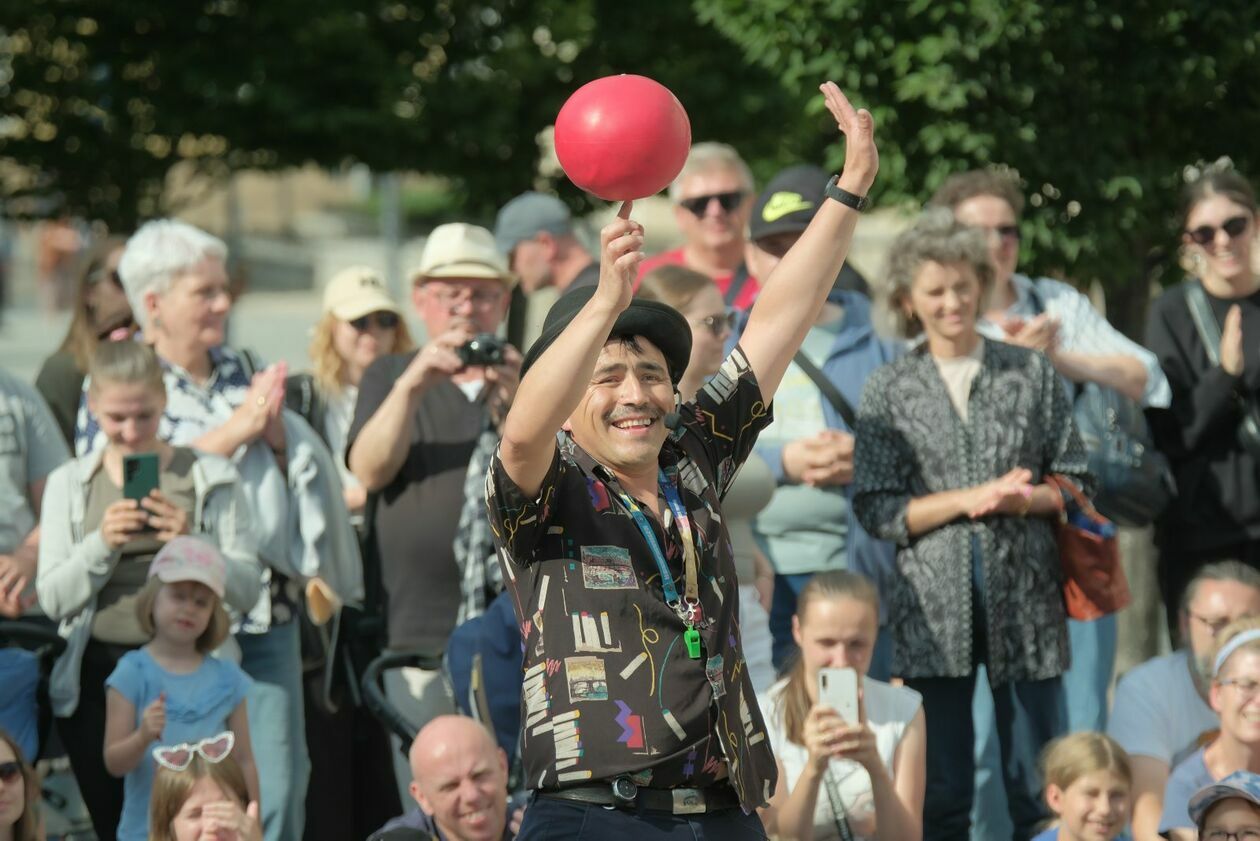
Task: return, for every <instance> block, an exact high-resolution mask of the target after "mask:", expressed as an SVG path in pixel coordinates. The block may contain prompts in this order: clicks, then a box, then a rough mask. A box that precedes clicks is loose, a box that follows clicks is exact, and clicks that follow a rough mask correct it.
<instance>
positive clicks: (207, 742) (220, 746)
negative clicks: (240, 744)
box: [153, 730, 236, 771]
mask: <svg viewBox="0 0 1260 841" xmlns="http://www.w3.org/2000/svg"><path fill="white" fill-rule="evenodd" d="M235 744H236V734H235V733H233V732H232V731H231V730H224V731H223V732H222V733H220V734H219V735H217V736H211V737H209V738H208V739H202V740H201V741H200V742H196V743H194V744H189V743H188V742H181V743H180V744H178V745H162V746H160V747H156V748H154V749H153V760H154V761H155V762H157V764H158V765H161V766H162V767H163V768H168V769H170V770H171V771H183V770H184V769H186V768H187V767H188V766H189V765H191V764H192V761H193V756H194V755H195V754H201V758H202V759H204V760H205V761H206V762H222V761H223V758H224V757H225V756H227V755H228V754H229V753H231V752H232V747H233V746H234V745H235Z"/></svg>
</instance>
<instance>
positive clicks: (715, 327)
mask: <svg viewBox="0 0 1260 841" xmlns="http://www.w3.org/2000/svg"><path fill="white" fill-rule="evenodd" d="M700 324H701V326H702V327H704V328H705V329H706V330H708V331H709V332H710V333H712V334H713V335H715V336H719V337H720V336H721V335H722V334H723V333H724V332H726V331H727V330H734V329H735V311H734V310H727V311H726V312H724V313H720V314H718V315H706V316H705V317H704V318H702V319H700Z"/></svg>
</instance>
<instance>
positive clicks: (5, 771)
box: [0, 761, 22, 785]
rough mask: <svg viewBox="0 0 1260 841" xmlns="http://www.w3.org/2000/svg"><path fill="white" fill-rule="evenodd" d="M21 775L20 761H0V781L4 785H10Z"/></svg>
mask: <svg viewBox="0 0 1260 841" xmlns="http://www.w3.org/2000/svg"><path fill="white" fill-rule="evenodd" d="M21 775H22V763H20V762H17V761H13V762H0V782H3V783H4V784H5V785H10V784H12V783H14V782H16V781H17V778H18V777H20V776H21Z"/></svg>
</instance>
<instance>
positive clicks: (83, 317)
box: [35, 236, 135, 447]
mask: <svg viewBox="0 0 1260 841" xmlns="http://www.w3.org/2000/svg"><path fill="white" fill-rule="evenodd" d="M126 244H127V238H126V237H122V236H111V237H106V238H105V239H103V240H101V241H100V242H99V243H97V244H96V245H95V246H94V247H93V248H92V249H91V251H89V252H88V255H87V259H86V260H84V263H83V271H82V272H81V273H80V275H79V288H78V291H77V293H76V294H75V300H74V310H73V315H72V316H71V319H70V328H69V329H68V330H66V337H65V338H64V339H62V340H61V347H59V348H57V350H56V352H55V353H53V354H52V355H51V356H49V357H48V358H47V359H45V360H44V364H43V365H42V366H41V367H40V369H39V376H37V377H36V378H35V388H36V389H38V390H39V393H40V394H41V395H43V397H44V400H45V401H46V402H47V403H48V408H50V409H52V413H53V417H54V418H56V420H57V426H58V427H59V428H60V429H61V434H62V436H63V437H64V438H65V439H66V443H67V444H68V445H70V446H71V447H73V446H74V419H75V416H76V415H77V414H78V412H79V398H80V397H81V396H82V393H83V377H84V376H85V375H86V374H87V369H88V362H90V361H91V359H92V351H93V350H95V349H96V343H97V342H100V341H103V340H105V339H120V338H129V337H130V336H131V334H132V333H134V332H135V322H133V321H132V318H131V304H129V303H128V302H127V293H126V292H124V291H123V288H122V281H121V280H120V279H119V277H118V261H119V260H121V259H122V253H123V247H124V246H126Z"/></svg>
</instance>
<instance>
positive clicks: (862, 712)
mask: <svg viewBox="0 0 1260 841" xmlns="http://www.w3.org/2000/svg"><path fill="white" fill-rule="evenodd" d="M878 632H879V594H878V593H877V592H876V590H875V585H874V584H872V583H871V582H870V581H869V580H867V579H866V578H863V577H862V576H860V575H858V574H856V573H853V572H848V571H833V572H821V573H818V574H817V575H815V576H814V577H813V578H811V579H810V581H809V583H808V584H806V585H805V587H804V588H803V589H802V590H801V593H800V596H799V597H798V600H797V603H796V615H795V616H794V617H792V635H793V637H794V638H795V639H796V643H797V645H798V646H799V647H800V652H801V653H800V656H799V657H798V659H797V661H796V663H795V664H794V665H793V666H792V668H791V670H790V671H789V672H788V675H787V677H785V678H783V679H782V680H780V681H779V682H778V683H776V684H775V685H774V686H773V687H771V689H770V691H769V692H768V693H767V697H766V698H765V699H763V700H762V703H761V709H762V710H763V712H764V713H765V717H766V733H767V735H768V736H769V738H770V745H771V747H772V748H773V750H774V755H775V756H776V757H778V763H779V786H778V788H777V790H776V791H775V794H774V797H773V798H771V800H770V805H769V806H768V807H767V808H766V809H764V810H763V811H762V815H761V817H762V821H763V822H764V823H765V825H766V829H767V831H768V832H769V833H770V834H772V835H773V834H775V833H777V834H778V835H779V836H780V837H782V838H795V839H799V840H800V841H823V839H841V841H851V839H852V841H859V839H878V841H892V839H897V841H919V839H920V838H922V835H923V792H924V784H925V782H924V781H925V777H926V770H925V768H926V762H927V741H926V734H927V725H926V723H925V722H924V716H923V709H922V706H923V704H922V698H921V697H920V696H919V693H917V692H915V691H913V690H910V689H906V688H904V687H899V686H891V685H889V684H887V683H883V682H881V681H878V680H874V679H873V678H869V677H867V676H866V671H867V669H868V668H870V664H871V655H872V653H873V652H874V650H875V637H876V635H877V634H878ZM844 669H850V670H852V671H853V672H855V673H856V676H857V682H856V686H855V687H853V690H852V691H853V693H854V694H855V695H856V699H848V700H849V701H850V702H851V703H849V704H847V705H848V706H850V707H854V708H856V709H857V710H858V713H857V716H856V720H853V721H849V720H845V719H844V718H842V717H841V715H840V714H839V713H838V712H837V711H836V709H834V708H833V707H832V706H829V705H827V704H826V703H824V702H821V701H820V699H819V675H820V672H823V670H836V671H829V672H827V673H826V674H827V676H828V677H829V678H838V677H839V674H838V672H839V671H840V670H844ZM838 682H839V681H837V683H838Z"/></svg>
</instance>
